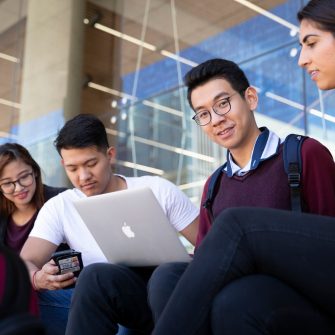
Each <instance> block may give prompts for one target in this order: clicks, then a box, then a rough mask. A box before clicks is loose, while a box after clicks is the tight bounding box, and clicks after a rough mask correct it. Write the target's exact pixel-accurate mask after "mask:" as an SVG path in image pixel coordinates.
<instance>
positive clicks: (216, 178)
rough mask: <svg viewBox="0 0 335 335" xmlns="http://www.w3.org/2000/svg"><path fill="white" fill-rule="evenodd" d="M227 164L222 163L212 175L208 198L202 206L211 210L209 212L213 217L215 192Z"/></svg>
mask: <svg viewBox="0 0 335 335" xmlns="http://www.w3.org/2000/svg"><path fill="white" fill-rule="evenodd" d="M225 166H226V163H225V164H223V165H221V166H220V167H219V168H218V169H216V170H215V171H214V173H213V174H212V175H211V177H210V180H209V184H208V189H207V194H206V199H205V201H204V202H203V204H202V206H203V207H204V208H206V209H207V210H208V211H209V213H210V215H211V216H212V217H213V213H212V205H213V200H214V197H215V193H216V191H217V188H218V185H219V182H220V179H221V174H222V170H223V169H224V168H225Z"/></svg>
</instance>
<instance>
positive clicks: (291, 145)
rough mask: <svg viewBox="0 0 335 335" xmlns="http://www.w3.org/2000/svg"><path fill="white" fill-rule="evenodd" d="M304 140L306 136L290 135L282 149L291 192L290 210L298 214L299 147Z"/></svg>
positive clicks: (299, 182)
mask: <svg viewBox="0 0 335 335" xmlns="http://www.w3.org/2000/svg"><path fill="white" fill-rule="evenodd" d="M306 138H307V136H302V135H296V134H290V135H288V136H287V137H286V139H285V141H284V147H283V161H284V169H285V172H286V173H287V178H288V184H289V186H290V190H291V209H292V210H293V211H298V212H301V194H300V190H301V171H302V160H301V146H302V143H303V141H304V140H305V139H306Z"/></svg>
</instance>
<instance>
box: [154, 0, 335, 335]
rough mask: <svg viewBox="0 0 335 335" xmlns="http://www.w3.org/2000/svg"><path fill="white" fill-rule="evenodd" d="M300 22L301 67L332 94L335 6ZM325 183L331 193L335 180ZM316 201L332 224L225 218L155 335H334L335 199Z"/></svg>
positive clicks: (296, 217)
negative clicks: (325, 209) (326, 211)
mask: <svg viewBox="0 0 335 335" xmlns="http://www.w3.org/2000/svg"><path fill="white" fill-rule="evenodd" d="M298 19H299V22H300V43H301V46H302V48H301V54H300V58H299V65H300V66H302V67H304V68H305V69H306V70H307V72H308V73H309V74H310V76H311V79H312V80H313V81H315V82H316V85H317V86H318V88H320V89H324V90H330V89H335V1H334V0H311V1H309V2H308V4H307V5H306V6H305V7H304V8H303V9H302V10H301V11H300V12H299V13H298ZM213 112H214V113H215V114H218V113H217V109H216V110H215V108H213ZM200 113H202V111H200ZM214 113H211V116H210V115H208V113H207V112H206V111H205V113H204V114H200V115H199V114H198V116H200V117H199V118H197V114H196V117H195V118H196V121H197V122H198V124H199V122H200V124H207V122H208V121H209V119H210V118H213V117H216V116H215V114H214ZM317 166H318V162H316V164H315V165H314V166H311V167H310V169H309V170H308V171H306V172H307V173H310V172H311V171H312V170H313V169H314V168H315V167H317ZM319 166H320V165H319ZM321 166H322V165H321ZM327 178H328V181H329V186H330V187H331V185H334V179H335V173H332V174H329V175H328V176H327ZM273 191H274V192H275V191H276V190H273ZM255 196H257V190H255ZM315 201H316V202H317V203H318V204H319V205H320V206H321V207H322V206H323V204H324V203H326V202H327V203H328V204H329V203H330V204H332V205H331V207H329V208H328V211H329V212H328V214H323V215H329V216H320V215H312V214H303V213H294V212H289V211H281V210H274V209H261V208H251V207H249V208H247V207H246V208H242V207H241V208H231V209H228V210H225V211H223V212H222V213H221V214H220V215H219V216H218V217H217V218H216V220H215V221H214V222H213V224H212V227H211V229H210V230H209V232H208V234H207V236H206V238H205V239H204V240H203V242H202V243H201V245H200V247H199V248H198V250H197V251H196V253H195V256H194V260H193V261H192V262H191V264H190V265H189V266H188V268H187V269H186V271H185V272H184V273H183V272H182V270H181V273H183V275H182V276H181V279H180V280H179V282H178V284H177V285H176V287H175V290H174V291H173V293H172V295H171V297H170V299H169V301H168V303H167V305H166V306H165V308H164V309H163V311H162V313H161V315H160V318H159V319H158V322H157V323H156V326H155V329H154V331H153V334H154V335H165V334H166V335H170V334H174V335H179V334H180V335H185V334H187V335H194V334H197V335H200V334H206V335H208V334H222V335H229V334H232V335H258V334H259V335H260V334H273V335H274V334H278V335H281V334H283V335H291V334H292V335H293V334H304V335H308V334H311V335H312V334H323V335H328V334H329V335H333V334H335V284H334V283H335V266H334V257H335V219H334V217H331V216H334V213H333V214H331V211H332V210H333V211H334V210H335V195H334V193H328V194H327V195H326V194H324V193H320V194H318V195H317V197H316V198H315ZM152 278H154V277H152ZM172 279H175V278H172Z"/></svg>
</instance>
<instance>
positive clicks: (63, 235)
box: [29, 176, 199, 265]
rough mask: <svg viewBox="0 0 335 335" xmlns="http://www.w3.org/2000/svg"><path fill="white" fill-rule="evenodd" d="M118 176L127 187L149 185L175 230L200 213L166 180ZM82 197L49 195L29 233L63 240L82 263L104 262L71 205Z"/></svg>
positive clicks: (56, 241) (70, 193)
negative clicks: (80, 258)
mask: <svg viewBox="0 0 335 335" xmlns="http://www.w3.org/2000/svg"><path fill="white" fill-rule="evenodd" d="M121 177H122V178H124V180H125V181H126V183H127V188H128V189H134V188H141V187H150V188H151V190H152V192H153V193H154V195H155V196H156V198H157V200H158V202H159V203H160V205H161V207H162V208H163V211H164V213H165V215H166V216H167V217H168V219H169V221H170V223H171V224H172V225H173V226H174V227H175V229H176V230H178V231H181V230H183V229H184V228H185V227H187V226H188V225H189V224H190V223H191V222H193V220H194V219H195V218H196V217H197V216H198V214H199V213H198V212H199V211H198V209H197V208H196V207H195V206H194V205H193V204H192V203H191V202H190V200H189V199H188V198H187V197H186V195H185V194H184V193H183V192H182V191H181V190H179V188H178V187H177V186H175V185H174V184H172V183H171V182H169V181H168V180H165V179H163V178H160V177H151V176H143V177H130V178H127V177H123V176H121ZM84 197H86V195H85V194H84V193H82V192H81V191H80V190H78V189H76V188H74V189H72V190H67V191H64V192H62V193H60V194H58V195H57V196H55V197H53V198H51V199H50V200H49V201H47V202H46V203H45V204H44V206H43V207H42V208H41V210H40V211H39V213H38V216H37V219H36V221H35V225H34V227H33V229H32V231H31V232H30V235H29V236H33V237H39V238H43V239H45V240H47V241H49V242H51V243H54V244H56V245H59V244H60V243H62V242H66V243H67V244H68V245H69V246H70V248H72V249H75V250H77V251H80V252H81V253H82V259H83V263H84V265H89V264H91V263H97V262H107V259H106V257H105V256H104V254H103V253H102V251H101V249H100V248H99V246H98V245H97V243H96V242H95V240H94V238H93V237H92V235H91V233H90V232H89V230H88V229H87V227H86V226H85V224H84V222H83V221H82V219H81V217H80V216H79V214H78V213H77V211H76V209H75V208H74V206H73V201H74V200H77V199H81V198H84ZM97 214H98V213H97ZM111 242H112V241H111Z"/></svg>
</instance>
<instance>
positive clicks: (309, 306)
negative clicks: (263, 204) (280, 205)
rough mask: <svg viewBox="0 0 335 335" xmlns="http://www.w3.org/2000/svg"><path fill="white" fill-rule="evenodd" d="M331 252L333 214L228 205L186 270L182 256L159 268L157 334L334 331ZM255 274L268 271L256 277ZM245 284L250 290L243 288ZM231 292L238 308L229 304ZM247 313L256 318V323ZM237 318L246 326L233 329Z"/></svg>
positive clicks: (334, 254)
mask: <svg viewBox="0 0 335 335" xmlns="http://www.w3.org/2000/svg"><path fill="white" fill-rule="evenodd" d="M334 259H335V219H334V218H328V217H321V216H317V215H308V214H299V213H292V212H288V211H279V210H272V209H256V208H238V209H229V210H226V211H224V212H222V214H221V215H220V216H219V217H218V218H217V220H215V222H214V223H213V227H212V229H211V231H210V232H209V234H208V235H207V236H206V238H205V239H204V241H203V242H202V244H201V246H200V247H199V249H198V250H197V252H196V254H195V257H194V260H193V261H192V262H191V263H190V265H188V266H187V267H186V270H185V271H184V269H185V265H184V269H183V265H182V264H178V265H175V270H172V272H171V268H170V270H168V268H169V267H170V265H164V266H161V267H159V268H158V269H157V270H156V271H155V272H154V274H153V276H152V278H151V281H150V288H149V297H150V303H151V306H152V308H153V311H154V317H155V319H156V321H157V322H156V326H155V329H154V332H153V334H155V335H165V334H167V335H170V334H173V335H178V334H180V335H184V334H187V335H192V334H206V335H208V333H209V331H212V332H213V333H214V334H223V335H225V334H236V335H238V334H241V335H242V334H243V335H249V334H283V335H284V334H285V335H286V334H291V333H293V334H294V333H296V334H297V333H299V334H300V333H301V334H327V335H328V334H335V327H334V322H333V320H335V266H334ZM175 271H176V272H175ZM178 272H179V277H180V280H179V281H178V280H177V281H178V284H177V285H176V278H178ZM254 274H264V275H266V276H262V277H257V276H256V279H254V278H255V277H254V276H250V275H254ZM165 279H167V281H165ZM251 280H252V281H251ZM169 281H170V284H169ZM173 281H175V282H173ZM254 286H256V288H253V287H254ZM169 287H170V289H169ZM236 287H237V288H238V289H236ZM261 287H264V288H263V290H264V291H262V290H261V289H260V288H261ZM173 288H175V289H174V290H173ZM169 290H170V293H169ZM172 290H173V293H172V295H171V297H170V298H168V297H169V296H170V294H171V291H172ZM240 290H244V291H245V293H244V294H243V295H241V294H240V295H239V294H238V293H239V291H240ZM255 291H256V292H258V294H255ZM264 292H267V293H266V294H265V293H264ZM277 292H281V294H277ZM227 297H228V298H227ZM234 297H235V298H236V301H235V305H234V308H228V307H227V306H229V304H228V305H226V304H227V301H229V300H230V301H231V302H233V301H234V299H235V298H234ZM257 297H258V299H257V300H256V298H257ZM269 297H270V298H269ZM160 298H161V300H160ZM168 299H169V300H168ZM167 300H168V302H167ZM165 304H166V306H165ZM290 305H291V306H292V308H291V309H290ZM217 306H221V307H217ZM253 306H254V308H251V307H253ZM220 310H222V312H220ZM229 310H231V311H232V312H231V313H232V314H230V313H229V312H228V311H229ZM234 310H235V311H234ZM262 310H263V311H265V312H266V311H271V310H273V311H275V313H274V314H272V316H271V314H270V315H266V314H267V313H265V314H264V313H262ZM223 311H225V312H224V314H223ZM233 311H234V312H233ZM238 315H240V317H239V316H238ZM243 315H244V317H243ZM246 315H250V317H251V319H253V320H254V323H253V325H252V327H251V326H250V322H249V321H250V319H248V317H245V316H246ZM304 315H305V316H306V318H308V319H307V321H306V320H305V318H304V317H303V316H304ZM221 320H222V322H221ZM248 320H249V321H248ZM264 320H268V321H270V322H265V321H264ZM292 320H295V325H294V326H291V325H290V324H289V322H290V321H292ZM232 324H235V326H236V327H237V326H238V327H239V329H242V330H238V328H236V330H232V332H229V329H234V327H235V326H234V327H232ZM256 325H258V326H257V327H256ZM209 327H210V328H209ZM299 327H300V328H299ZM312 327H314V328H312ZM209 329H211V330H209ZM295 329H296V330H295ZM297 329H298V330H297ZM313 329H314V330H313ZM318 329H319V330H318ZM320 329H322V332H320ZM290 331H291V333H290Z"/></svg>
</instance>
